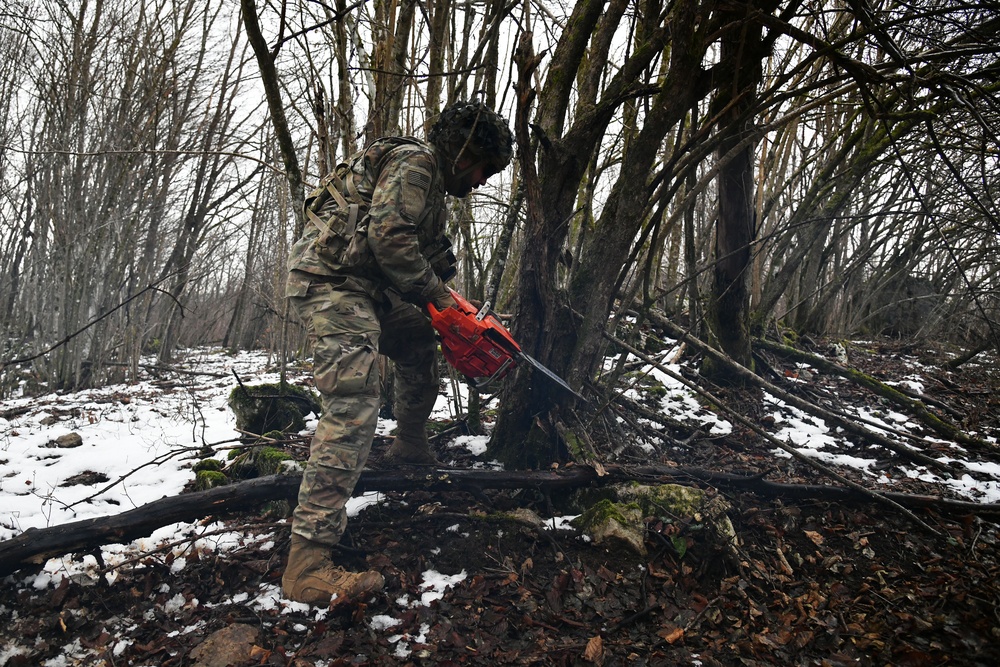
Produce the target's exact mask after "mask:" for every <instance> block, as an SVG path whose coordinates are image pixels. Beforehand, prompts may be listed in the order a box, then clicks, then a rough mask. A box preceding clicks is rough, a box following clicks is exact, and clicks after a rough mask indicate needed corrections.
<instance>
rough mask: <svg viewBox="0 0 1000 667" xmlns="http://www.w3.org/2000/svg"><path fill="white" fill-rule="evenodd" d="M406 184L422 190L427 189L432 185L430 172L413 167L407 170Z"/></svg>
mask: <svg viewBox="0 0 1000 667" xmlns="http://www.w3.org/2000/svg"><path fill="white" fill-rule="evenodd" d="M406 184H407V185H412V186H413V187H415V188H420V189H421V190H427V189H428V188H430V187H431V177H430V174H428V173H426V172H423V171H416V170H413V169H411V170H409V171H408V172H406Z"/></svg>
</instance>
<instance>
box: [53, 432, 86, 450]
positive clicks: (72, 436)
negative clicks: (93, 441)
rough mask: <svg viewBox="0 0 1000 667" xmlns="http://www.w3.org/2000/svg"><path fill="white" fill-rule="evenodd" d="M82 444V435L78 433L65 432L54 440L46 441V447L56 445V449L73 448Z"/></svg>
mask: <svg viewBox="0 0 1000 667" xmlns="http://www.w3.org/2000/svg"><path fill="white" fill-rule="evenodd" d="M82 444H83V437H82V436H81V435H80V434H79V433H67V434H66V435H60V436H59V437H58V438H56V439H55V440H49V441H48V442H47V443H46V446H47V447H56V448H58V449H73V448H74V447H79V446H80V445H82Z"/></svg>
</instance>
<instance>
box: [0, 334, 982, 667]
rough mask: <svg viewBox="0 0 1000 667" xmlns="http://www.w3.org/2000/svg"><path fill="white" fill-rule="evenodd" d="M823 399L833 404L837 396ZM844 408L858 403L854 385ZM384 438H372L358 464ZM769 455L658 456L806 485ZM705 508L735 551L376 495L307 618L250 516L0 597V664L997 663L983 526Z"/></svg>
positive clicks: (691, 522) (962, 389)
mask: <svg viewBox="0 0 1000 667" xmlns="http://www.w3.org/2000/svg"><path fill="white" fill-rule="evenodd" d="M912 354H915V353H913V352H912V351H910V350H907V349H901V348H899V347H892V346H889V345H888V344H887V345H886V346H882V347H875V348H873V349H872V350H871V351H870V355H869V356H868V357H867V358H865V359H861V360H859V363H860V365H861V366H862V367H863V370H866V371H867V372H870V373H872V374H873V375H876V376H882V377H893V376H895V377H899V376H900V374H907V375H908V374H911V371H910V370H908V366H907V364H906V363H905V362H906V361H907V359H910V358H911V356H910V355H912ZM771 361H772V363H773V365H774V368H775V370H777V371H778V372H781V369H782V364H781V363H780V362H778V361H777V360H771ZM790 368H791V367H790ZM942 377H943V376H942ZM831 381H833V380H831ZM997 389H998V387H997V382H996V377H995V375H993V374H992V373H991V371H990V370H989V369H987V368H984V367H979V366H975V365H972V366H968V367H966V368H965V369H963V370H962V371H961V372H959V373H955V374H949V375H948V376H947V382H929V383H928V390H927V391H928V394H930V395H933V396H935V398H936V399H938V400H941V401H943V402H946V403H947V404H948V405H950V406H953V407H955V408H956V409H959V410H961V411H962V414H964V415H965V418H966V420H967V423H966V424H965V426H966V427H970V428H980V429H985V428H992V429H996V427H997V423H996V422H997V421H998V419H1000V416H998V415H1000V410H998V409H997V408H998V406H997V403H996V401H997V399H996V398H994V397H995V396H997V395H998V394H997V391H996V390H997ZM839 391H840V394H841V397H842V399H843V400H845V401H848V400H850V394H851V393H852V392H854V391H855V390H854V389H848V388H847V385H841V389H840V390H839ZM857 400H867V401H870V400H871V398H870V394H868V395H865V394H862V393H861V392H860V390H857ZM385 446H386V442H385V440H382V439H379V440H378V441H377V442H376V447H375V452H374V454H373V457H372V459H373V461H375V462H376V464H377V461H378V457H379V454H380V452H381V451H382V450H383V449H384V448H385ZM770 450H771V447H770V446H768V445H766V443H760V442H758V441H757V440H756V439H755V438H754V437H753V436H752V434H751V433H740V432H736V433H734V434H733V435H731V436H727V437H723V438H715V439H712V440H710V441H709V440H703V441H699V442H698V443H696V444H689V445H688V446H685V447H677V448H675V449H671V450H670V451H666V450H665V451H664V452H663V453H662V455H661V458H662V459H663V460H666V459H668V458H669V461H670V462H672V463H675V464H678V465H693V466H700V467H703V468H708V469H713V470H723V471H727V472H743V473H753V472H766V473H767V475H768V479H771V480H773V481H787V482H810V483H817V482H821V481H822V480H821V479H819V478H818V477H814V473H812V471H805V470H802V469H801V468H797V467H796V466H793V465H790V464H789V463H788V462H787V461H786V460H782V461H775V460H774V459H773V456H772V455H771V454H770ZM458 463H459V465H463V462H462V461H459V462H458ZM466 463H468V464H470V465H471V464H472V461H471V459H470V460H469V461H468V462H466ZM897 464H898V462H893V461H891V460H887V462H886V464H885V468H886V470H890V471H891V470H893V469H894V466H896V465H897ZM692 483H694V482H693V481H692ZM900 486H901V487H902V489H904V490H907V491H910V492H913V493H921V492H927V491H928V490H930V488H929V487H926V486H922V484H921V483H920V482H916V481H912V482H901V485H900ZM708 491H709V493H713V494H714V493H717V491H715V490H712V489H708ZM720 495H722V496H723V498H724V499H725V501H726V502H728V503H729V506H730V509H729V511H728V515H729V518H730V519H731V521H732V523H733V526H734V528H735V530H736V534H737V535H738V537H739V541H740V544H739V547H738V549H737V551H736V553H735V554H732V553H728V552H726V550H725V549H723V548H722V547H721V546H720V545H719V544H718V542H717V541H716V540H714V539H712V538H711V536H710V535H709V534H708V532H707V531H706V530H705V529H704V525H703V524H702V523H701V522H699V521H697V520H696V519H691V518H686V519H685V518H678V517H670V516H649V517H646V519H645V521H646V526H647V532H646V539H645V546H646V549H647V553H646V554H645V555H643V556H640V555H638V554H636V553H634V552H633V551H631V550H628V549H626V548H624V547H622V546H620V545H617V544H613V543H612V544H607V543H605V544H594V543H593V542H591V541H589V540H588V539H586V538H585V537H583V536H581V535H580V534H579V533H577V532H575V531H572V530H549V529H546V528H543V527H539V526H536V525H533V524H532V523H531V522H530V521H529V520H527V519H526V518H523V517H524V516H526V515H523V514H518V515H515V514H514V512H515V511H517V510H521V511H523V510H525V509H530V510H532V511H533V512H534V513H536V514H537V515H539V516H541V517H551V516H553V515H556V514H560V513H562V512H563V511H566V510H565V503H566V502H567V499H566V498H565V497H561V496H553V495H551V494H543V493H541V492H539V491H537V490H531V489H525V490H519V491H514V492H512V491H484V492H482V493H478V494H470V493H464V492H456V493H450V494H449V493H426V492H412V491H411V492H407V493H390V494H387V495H386V499H385V501H384V502H382V503H380V504H377V505H373V506H371V507H368V508H367V509H365V510H363V511H362V512H361V513H360V515H359V516H358V517H356V518H355V519H353V520H352V521H351V523H350V527H349V532H348V535H347V538H346V539H345V543H344V545H343V547H342V548H341V549H340V550H338V552H337V558H338V559H339V560H341V561H342V562H344V564H345V565H348V566H350V567H355V568H358V567H367V568H374V569H377V570H379V571H381V572H382V573H383V574H384V575H385V578H386V587H385V590H384V591H382V592H381V593H379V594H377V595H375V596H373V597H372V598H371V599H370V600H367V601H365V602H364V603H360V604H342V605H335V606H334V607H333V609H331V610H330V611H329V612H328V613H326V614H325V615H324V614H317V613H316V610H315V609H289V608H284V609H281V608H277V607H276V608H270V609H268V608H263V607H261V606H260V605H253V604H251V603H250V601H252V600H253V599H255V598H257V597H258V596H259V595H260V591H261V590H262V587H267V586H275V585H277V584H278V583H279V580H280V575H281V571H282V567H283V563H284V559H285V553H286V550H287V540H288V530H287V526H286V525H285V524H283V523H281V522H280V521H278V522H276V521H275V519H274V518H273V517H269V516H264V515H252V516H251V515H246V516H240V517H231V518H229V519H227V522H228V524H229V525H230V526H231V527H233V528H234V529H238V530H242V531H244V532H245V534H246V535H247V540H246V544H245V546H243V547H242V548H238V549H235V550H232V551H226V552H223V553H221V554H219V553H215V552H211V551H208V550H206V551H204V552H198V551H192V552H190V553H189V554H187V556H186V558H187V562H186V567H184V568H181V569H178V568H174V567H172V565H173V564H174V563H173V562H172V561H171V558H169V557H165V556H164V555H163V554H151V555H150V556H149V557H147V558H145V559H143V560H142V561H141V567H131V568H124V569H122V570H120V571H119V573H118V577H117V579H116V580H115V581H114V583H111V584H109V583H107V582H106V581H102V582H101V583H98V584H97V585H82V584H81V583H77V582H72V581H69V580H64V583H63V585H61V586H60V587H58V588H56V589H54V590H53V589H51V588H50V589H43V590H36V589H33V588H29V589H22V588H21V587H19V586H12V585H5V586H4V587H3V588H2V590H0V618H3V619H4V620H5V624H4V626H3V627H0V641H2V642H3V643H6V642H9V641H12V640H13V638H22V639H20V640H19V641H20V643H21V644H22V645H28V646H30V647H31V648H30V651H28V652H26V653H20V654H16V655H9V656H8V657H7V661H6V664H7V665H10V666H11V667H14V666H20V665H52V666H53V667H62V666H63V665H72V664H86V665H200V666H202V667H215V666H216V665H218V666H219V667H223V666H224V665H226V664H233V665H237V666H242V665H296V666H299V667H305V666H309V665H315V666H317V667H332V666H334V665H430V664H433V665H608V666H610V665H634V666H640V665H703V666H712V665H831V666H835V665H899V666H901V667H902V666H906V667H923V666H932V665H982V666H984V667H985V666H989V667H992V666H994V665H997V664H1000V564H998V562H1000V561H998V554H1000V551H998V543H997V540H998V534H997V525H996V524H995V523H991V522H987V521H983V520H981V519H979V518H977V517H974V516H965V517H955V516H947V517H946V516H942V515H939V514H936V513H934V512H930V511H920V512H919V513H918V516H919V518H920V520H921V521H923V522H924V523H925V524H926V525H927V526H929V527H930V528H932V529H933V530H934V531H937V534H933V533H931V532H929V531H928V530H927V529H926V528H924V527H921V526H919V525H917V524H915V523H914V522H913V521H912V520H910V519H909V518H907V517H905V516H904V515H902V514H900V513H896V512H892V511H889V510H887V509H885V508H884V507H882V506H876V505H874V504H873V503H870V502H859V503H849V504H848V503H830V502H822V501H817V500H803V499H790V498H777V497H767V496H763V495H756V494H752V493H742V492H735V493H734V492H725V493H720ZM518 517H521V518H518ZM255 534H263V535H265V536H268V535H269V536H271V537H270V538H269V539H265V540H254V539H252V536H253V535H255ZM428 570H435V571H437V572H440V573H442V574H446V575H456V574H459V573H464V575H465V576H464V578H462V579H461V580H458V581H456V582H455V583H453V584H452V585H451V586H450V587H449V588H447V590H445V591H444V593H443V596H442V597H441V598H440V599H437V600H433V601H431V602H429V604H413V601H416V600H420V599H421V596H422V595H425V594H426V590H425V589H424V588H423V587H422V582H423V579H422V575H423V573H425V572H427V571H428ZM22 574H23V573H22ZM9 581H11V580H8V582H9ZM8 619H9V622H6V621H7V620H8ZM391 623H394V624H392V625H388V624H391ZM227 640H228V642H227ZM0 646H3V644H2V643H0ZM67 646H71V647H72V650H70V649H67ZM78 649H90V650H89V652H88V651H83V650H78ZM85 652H87V653H89V655H90V657H87V658H72V657H71V656H72V655H73V654H74V653H75V654H78V655H79V654H81V653H85Z"/></svg>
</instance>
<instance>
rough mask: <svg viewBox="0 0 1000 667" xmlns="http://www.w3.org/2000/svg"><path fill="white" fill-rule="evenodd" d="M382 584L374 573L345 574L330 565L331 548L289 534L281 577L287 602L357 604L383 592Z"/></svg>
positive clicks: (378, 576) (380, 577) (376, 573)
mask: <svg viewBox="0 0 1000 667" xmlns="http://www.w3.org/2000/svg"><path fill="white" fill-rule="evenodd" d="M384 583H385V580H384V579H383V578H382V575H381V574H379V573H378V572H375V571H374V570H368V571H366V572H348V571H347V570H345V569H343V568H341V567H338V566H336V565H334V564H333V561H332V560H331V559H330V547H329V546H328V545H326V544H320V543H318V542H311V541H309V540H307V539H306V538H304V537H302V536H301V535H296V534H295V533H292V548H291V551H290V552H289V554H288V565H287V566H286V567H285V574H284V575H283V576H282V577H281V593H282V595H284V596H285V597H286V598H288V599H289V600H295V601H296V602H306V603H308V604H316V605H327V604H330V599H331V597H332V596H334V595H336V596H337V599H348V600H357V599H358V598H360V597H362V596H364V595H366V594H368V593H374V592H375V591H379V590H382V585H383V584H384Z"/></svg>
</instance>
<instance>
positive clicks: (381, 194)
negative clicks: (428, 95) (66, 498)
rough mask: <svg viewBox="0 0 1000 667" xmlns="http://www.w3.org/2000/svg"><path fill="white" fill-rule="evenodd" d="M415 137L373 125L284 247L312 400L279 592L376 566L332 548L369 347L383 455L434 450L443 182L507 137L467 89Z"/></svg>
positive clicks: (370, 587) (422, 457)
mask: <svg viewBox="0 0 1000 667" xmlns="http://www.w3.org/2000/svg"><path fill="white" fill-rule="evenodd" d="M428 140H429V141H428V142H423V141H419V140H417V139H413V138H409V137H389V138H385V139H378V140H376V141H374V142H372V143H371V144H369V145H368V146H367V147H366V148H365V149H364V150H363V151H361V152H360V153H358V154H356V155H355V156H353V157H351V158H350V159H349V160H348V161H347V162H345V163H342V164H340V165H338V166H337V168H336V169H335V170H334V172H333V173H332V174H330V175H328V176H327V177H326V178H324V179H323V182H322V183H321V185H320V187H319V188H318V189H317V190H315V191H314V192H312V193H311V194H310V195H309V197H307V198H306V202H305V213H306V218H307V220H306V226H305V229H304V230H303V234H302V237H301V238H300V239H299V240H298V241H297V242H296V243H295V245H294V246H293V247H292V250H291V252H290V255H289V260H288V267H289V274H288V282H287V286H286V295H287V296H288V297H289V298H290V300H291V304H292V306H293V307H294V309H295V311H296V312H297V313H298V315H299V318H300V319H301V321H302V322H303V324H304V325H305V326H306V328H307V330H308V332H309V336H310V339H311V340H312V342H313V377H314V379H315V383H316V388H317V389H318V390H319V392H320V395H321V396H322V404H323V414H322V416H321V417H320V421H319V425H318V426H317V428H316V434H315V435H314V436H313V440H312V444H311V447H310V456H309V461H308V462H307V464H306V468H305V472H304V474H303V476H302V485H301V487H300V488H299V498H298V506H297V507H296V508H295V512H294V514H293V517H292V546H291V551H290V553H289V557H288V565H287V567H286V568H285V573H284V576H283V577H282V580H281V584H282V590H283V593H284V595H285V597H287V598H289V599H292V600H297V601H300V602H308V603H312V604H325V603H329V601H330V599H331V596H332V595H337V596H338V597H339V598H357V597H359V596H362V595H364V594H367V593H371V592H374V591H377V590H380V589H381V588H382V585H383V579H382V575H381V574H379V573H378V572H375V571H371V570H369V571H367V572H360V573H355V572H348V571H346V570H344V569H343V568H341V567H339V566H337V565H335V564H334V563H333V561H332V559H331V547H332V546H333V545H335V544H337V542H339V540H340V538H341V536H342V535H343V533H344V530H345V528H346V523H347V515H346V512H345V510H344V506H345V504H346V503H347V500H348V499H349V498H350V497H351V493H352V491H353V490H354V486H355V485H356V484H357V481H358V478H359V477H360V475H361V470H362V468H363V467H364V465H365V461H366V460H367V458H368V454H369V452H370V451H371V446H372V439H373V437H374V435H375V426H376V422H377V419H378V410H379V379H378V364H377V357H378V354H379V353H382V354H385V355H386V356H388V357H389V358H390V359H392V360H393V362H394V363H395V366H396V383H395V395H396V403H395V413H396V421H397V424H398V429H397V431H396V436H395V438H394V439H393V442H392V445H391V446H390V448H389V449H388V451H387V452H386V454H385V457H384V460H387V461H389V462H393V463H399V464H407V465H435V464H437V463H439V462H438V461H437V459H435V457H434V455H433V454H432V453H431V451H430V449H429V443H428V441H427V433H426V431H425V430H424V428H425V425H426V423H427V418H428V417H429V416H430V413H431V409H432V408H433V406H434V402H435V400H436V398H437V391H438V376H437V366H436V363H435V358H434V355H435V351H436V348H437V344H436V340H435V337H434V331H433V329H432V328H431V325H430V320H429V319H428V318H427V316H426V315H425V314H424V312H423V311H422V310H421V309H422V308H425V307H426V305H427V304H428V303H433V304H434V305H435V307H437V308H438V309H444V308H446V307H448V306H449V305H452V304H454V299H452V297H451V294H450V293H449V291H448V289H447V288H446V287H445V281H447V280H448V279H449V278H450V277H451V276H452V275H453V274H454V272H455V270H454V263H455V256H454V254H453V253H452V252H451V249H450V248H451V242H450V241H449V240H448V239H447V237H446V236H445V233H444V232H445V222H446V209H445V193H447V194H450V195H452V196H455V197H465V196H466V195H468V194H469V193H470V192H472V190H473V189H474V188H477V187H479V186H480V185H483V184H485V183H486V181H487V179H489V178H490V176H492V175H493V174H495V173H497V172H499V171H501V170H502V169H504V167H506V166H507V164H508V163H509V162H510V159H511V154H512V151H513V138H512V136H511V133H510V129H509V128H508V127H507V123H506V121H505V120H504V119H503V118H502V117H501V116H499V115H498V114H496V113H495V112H493V111H492V110H490V109H489V108H488V107H487V106H486V105H485V104H483V103H482V102H480V101H472V102H457V103H455V104H453V105H451V106H449V107H448V108H446V109H445V110H444V111H443V112H442V113H441V115H440V117H439V118H438V120H437V122H436V123H435V124H434V126H433V127H432V128H431V131H430V133H429V134H428Z"/></svg>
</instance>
